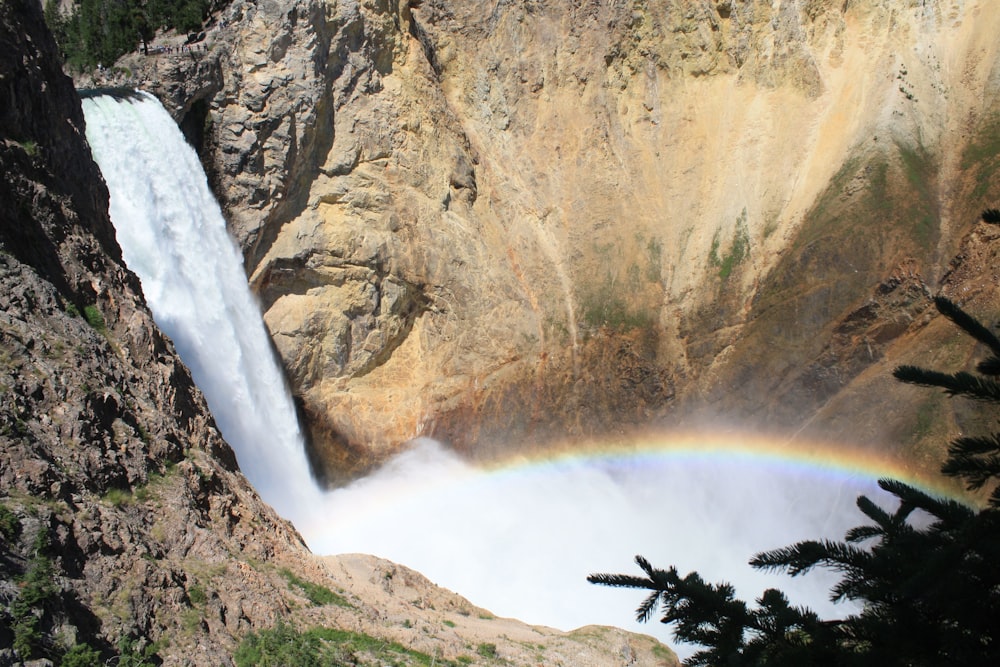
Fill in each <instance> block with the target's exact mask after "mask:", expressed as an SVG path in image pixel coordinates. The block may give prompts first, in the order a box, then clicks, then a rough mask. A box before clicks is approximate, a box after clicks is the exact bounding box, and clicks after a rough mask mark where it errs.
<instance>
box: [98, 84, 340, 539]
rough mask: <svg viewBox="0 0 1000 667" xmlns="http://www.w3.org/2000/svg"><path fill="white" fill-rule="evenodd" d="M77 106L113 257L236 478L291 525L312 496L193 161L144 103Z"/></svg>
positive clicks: (234, 255) (290, 410)
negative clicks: (129, 274)
mask: <svg viewBox="0 0 1000 667" xmlns="http://www.w3.org/2000/svg"><path fill="white" fill-rule="evenodd" d="M83 110H84V115H85V116H86V121H87V140H88V142H89V143H90V146H91V150H92V151H93V154H94V159H95V160H96V162H97V164H98V166H99V167H100V169H101V173H102V174H103V175H104V180H105V182H107V184H108V190H109V191H110V194H111V202H110V213H111V221H112V223H113V224H114V226H115V229H116V231H117V235H118V242H119V244H120V245H121V248H122V255H123V256H124V258H125V262H126V264H128V266H129V268H130V269H132V271H134V272H135V273H136V274H137V275H138V276H139V279H140V281H141V282H142V289H143V292H144V293H145V296H146V301H147V302H148V304H149V307H150V310H152V312H153V317H154V319H155V320H156V323H157V324H158V325H159V326H160V328H161V329H162V330H163V331H164V332H165V333H166V334H167V335H168V336H170V338H172V339H173V341H174V344H175V345H176V347H177V351H178V353H179V354H180V356H181V359H183V361H184V363H185V364H187V366H188V367H189V368H190V369H191V374H192V376H193V377H194V380H195V382H196V383H197V385H198V387H199V388H200V389H201V390H202V392H203V393H204V394H205V398H206V400H207V402H208V406H209V409H210V410H211V411H212V415H213V417H214V418H215V421H216V423H217V424H218V426H219V430H220V431H221V432H222V435H223V436H224V437H225V439H226V440H227V441H228V442H229V444H230V445H231V446H232V447H233V449H234V450H235V451H236V456H237V459H238V460H239V464H240V468H241V469H242V470H243V472H244V474H245V475H246V476H247V478H248V479H249V480H250V481H251V483H253V485H254V487H256V489H257V490H258V492H259V493H260V494H261V497H263V498H264V500H266V501H267V502H268V503H270V504H271V505H272V506H273V507H274V508H275V509H276V510H277V511H278V512H279V513H280V514H281V515H282V516H284V517H286V518H288V519H292V520H293V521H295V519H296V518H297V517H298V516H300V515H301V513H302V512H304V511H306V508H307V507H309V505H310V504H311V503H312V502H314V501H316V500H317V499H318V498H319V497H320V496H321V492H320V490H319V488H318V487H317V485H316V483H315V481H314V480H313V478H312V475H311V473H310V470H309V464H308V461H307V460H306V455H305V446H304V442H303V438H302V434H301V431H300V428H299V423H298V418H297V415H296V412H295V407H294V403H293V401H292V399H291V396H290V394H289V391H288V389H287V386H286V384H285V380H284V376H283V375H282V372H281V370H280V367H279V365H278V362H277V359H276V358H275V355H274V352H273V350H272V348H271V343H270V338H269V336H268V333H267V331H266V329H265V327H264V323H263V320H262V318H261V314H260V308H259V305H258V304H257V302H256V300H255V299H254V297H253V295H252V294H251V293H250V289H249V287H248V286H247V279H246V274H245V272H244V270H243V259H242V256H241V255H240V253H239V251H238V250H237V248H236V246H235V244H234V243H233V241H232V240H231V239H230V237H229V235H228V233H227V231H226V223H225V220H224V218H223V217H222V213H221V211H220V210H219V205H218V203H217V202H216V200H215V197H214V195H213V194H212V192H211V190H210V189H209V187H208V182H207V179H206V177H205V174H204V171H203V170H202V166H201V163H200V162H199V160H198V156H197V154H196V153H195V151H194V149H192V148H191V146H189V145H188V144H187V142H186V141H185V139H184V136H183V135H182V134H181V132H180V130H179V129H178V127H177V125H176V124H175V123H174V121H173V119H172V118H171V117H170V115H169V114H168V113H167V112H166V110H165V109H164V108H163V107H162V106H161V105H160V103H159V102H158V101H157V100H156V99H155V98H154V97H153V96H151V95H148V94H144V93H140V94H138V95H137V96H136V97H135V98H115V97H111V96H94V97H88V98H86V99H84V100H83Z"/></svg>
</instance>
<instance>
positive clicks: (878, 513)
mask: <svg viewBox="0 0 1000 667" xmlns="http://www.w3.org/2000/svg"><path fill="white" fill-rule="evenodd" d="M856 504H857V506H858V509H859V510H861V513H862V514H864V515H865V516H867V517H868V518H869V519H871V520H872V521H874V522H875V523H877V524H878V525H879V526H880V527H881V528H882V529H883V530H884V531H888V530H889V529H890V528H892V527H893V526H894V525H895V524H896V520H895V519H894V517H893V515H891V514H889V513H888V512H886V511H885V510H884V509H882V508H881V507H879V506H878V505H876V504H875V503H874V502H872V501H871V500H870V499H869V498H868V497H867V496H858V500H857V503H856ZM848 541H850V540H848Z"/></svg>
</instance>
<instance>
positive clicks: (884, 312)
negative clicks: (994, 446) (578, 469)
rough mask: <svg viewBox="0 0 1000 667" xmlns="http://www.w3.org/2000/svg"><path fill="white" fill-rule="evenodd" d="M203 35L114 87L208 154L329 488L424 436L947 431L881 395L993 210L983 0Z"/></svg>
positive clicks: (298, 9)
mask: <svg viewBox="0 0 1000 667" xmlns="http://www.w3.org/2000/svg"><path fill="white" fill-rule="evenodd" d="M213 21H214V23H213V24H212V26H211V28H210V29H209V31H208V36H207V39H206V42H205V43H206V44H207V47H208V48H207V49H206V50H202V51H197V52H195V53H187V54H183V55H181V56H171V57H155V58H143V57H139V56H131V57H128V58H126V59H124V60H123V61H122V63H121V65H122V67H124V68H127V71H128V72H129V73H131V75H132V76H133V78H135V79H137V80H139V81H140V82H142V85H144V86H146V87H149V88H150V89H152V90H154V91H156V92H157V94H158V95H159V96H160V97H161V98H162V99H164V100H166V101H167V103H168V104H169V105H170V106H171V107H172V110H173V112H174V113H175V115H176V117H177V119H178V121H179V122H181V124H182V125H183V126H185V127H188V128H189V129H190V132H191V136H193V137H196V138H197V137H200V140H198V141H199V143H200V145H201V148H202V154H203V156H204V160H205V163H206V165H207V166H208V168H209V170H210V172H211V173H212V174H213V181H214V183H215V186H216V190H217V192H218V193H219V195H220V198H221V199H222V201H223V203H224V205H225V207H226V211H227V215H228V217H229V219H230V222H231V227H232V232H233V234H234V236H235V237H236V238H237V239H238V240H239V241H240V243H241V244H242V246H243V248H244V252H245V256H246V260H247V269H248V272H249V274H250V280H251V283H252V285H253V287H254V289H255V290H256V291H257V293H258V294H259V296H260V298H261V301H262V304H263V306H264V309H265V311H266V321H267V324H268V326H269V327H270V330H271V332H272V334H273V337H274V341H275V344H276V346H277V349H278V350H279V352H280V354H281V357H282V359H283V361H284V364H285V367H286V369H287V371H288V375H289V378H290V380H291V382H292V385H293V387H294V391H295V393H296V395H297V397H298V398H299V399H300V401H301V404H302V406H303V409H304V413H305V414H306V416H307V421H308V426H309V429H310V431H311V435H312V441H313V445H314V450H315V451H314V453H315V454H316V459H317V461H318V462H319V463H320V467H321V468H322V469H325V471H326V472H327V474H328V477H329V478H330V479H331V481H336V480H337V479H342V478H345V477H350V476H352V475H356V474H358V473H359V472H361V471H363V470H365V469H367V468H368V467H370V466H372V465H374V464H376V463H377V462H378V461H380V460H382V459H384V458H385V457H387V456H389V455H390V454H391V453H392V452H394V451H395V450H396V448H397V447H398V446H399V444H400V443H401V442H403V441H405V440H406V439H407V438H410V437H413V436H416V435H421V434H424V435H427V434H429V435H436V436H438V437H441V438H443V439H445V440H447V441H449V442H450V443H451V444H452V445H453V446H455V447H457V448H459V449H461V450H464V451H468V452H470V453H471V454H473V455H479V456H488V455H490V454H491V453H497V452H500V451H503V450H505V449H507V448H510V447H512V446H515V444H514V443H527V445H528V446H530V445H531V443H535V444H538V443H544V442H546V441H549V440H552V439H573V438H577V437H582V436H594V437H608V436H615V435H617V434H621V433H623V432H626V431H628V430H630V429H633V428H645V427H649V426H655V427H671V426H673V427H676V426H678V425H681V426H684V427H692V426H702V425H704V424H705V422H706V421H707V422H708V423H710V424H718V423H719V422H720V421H721V420H726V421H728V422H730V423H735V424H738V425H740V426H742V427H748V426H749V427H757V428H766V429H769V430H772V431H779V432H784V433H786V434H789V433H801V434H802V435H803V436H805V435H809V436H811V437H823V438H824V439H827V440H830V439H833V438H835V437H836V438H843V439H847V440H855V441H862V442H870V443H872V444H876V445H882V446H893V447H895V446H899V447H902V448H904V449H913V448H919V447H921V446H922V445H921V444H920V443H921V442H929V441H928V440H927V433H925V432H924V431H925V429H923V428H922V427H921V424H922V423H923V421H922V420H923V419H924V417H922V416H921V414H920V413H919V412H918V411H917V410H910V411H904V410H901V409H895V408H894V407H893V406H894V405H896V404H897V403H898V402H899V398H900V396H901V394H900V393H899V391H903V392H905V390H899V391H897V390H895V389H893V388H892V387H887V386H886V385H885V384H884V383H881V382H877V381H873V380H870V379H868V374H869V373H877V374H879V375H885V373H884V371H885V368H886V366H891V365H892V363H893V361H894V360H895V359H897V358H899V355H901V354H903V353H902V350H904V349H906V350H911V351H913V354H918V355H919V354H925V353H926V351H927V350H930V349H932V348H933V347H934V346H935V345H936V344H937V343H938V342H940V341H939V338H938V337H936V335H933V334H928V335H926V336H925V335H924V334H923V333H922V331H923V329H924V327H925V325H926V324H927V323H928V319H927V318H925V317H924V313H926V308H927V304H928V301H927V295H928V294H930V293H934V292H937V291H938V290H940V289H942V288H943V283H942V282H941V280H942V279H943V278H944V277H945V276H946V275H947V276H949V279H951V280H954V279H955V276H957V275H959V273H961V272H955V271H950V269H949V267H950V266H951V263H952V261H953V260H954V261H956V262H958V263H960V264H961V263H962V262H963V261H964V259H963V258H966V257H968V256H969V255H968V254H967V253H965V251H964V250H963V248H964V247H965V246H966V245H967V244H970V243H972V244H975V243H979V242H982V241H983V239H984V237H983V236H982V235H978V236H977V235H976V234H977V232H975V226H976V222H975V221H976V220H977V218H978V213H979V211H980V210H981V209H982V208H984V207H986V206H989V205H992V203H993V202H994V201H995V198H996V196H997V194H998V192H1000V190H998V188H1000V185H998V183H997V179H996V178H995V176H996V168H997V158H996V155H997V148H998V143H997V139H996V137H997V134H998V130H1000V121H998V118H1000V115H998V110H1000V109H998V104H997V92H998V90H1000V68H998V66H997V64H998V43H997V40H996V39H995V35H996V34H997V30H998V28H1000V25H998V24H1000V13H998V12H996V11H994V8H993V6H992V3H991V2H989V1H988V0H927V1H925V2H911V1H909V0H887V1H885V2H879V3H868V2H841V1H839V0H837V1H833V0H789V1H787V2H781V3H774V2H770V1H769V0H768V1H764V0H748V1H741V2H731V1H729V0H691V1H689V2H676V1H674V0H648V1H647V2H641V3H629V2H589V1H587V2H558V3H543V2H495V1H494V0H489V1H486V0H468V1H465V0H463V1H462V2H457V1H455V0H337V1H333V0H296V1H294V2H289V3H276V2H246V1H244V0H235V1H234V2H233V3H232V4H231V5H229V6H228V7H227V8H226V9H224V10H223V11H221V12H220V14H219V15H217V16H216V17H214V19H213ZM122 71H124V70H122ZM970 233H971V234H972V236H969V234H970ZM979 268H983V269H984V270H986V271H987V272H991V271H992V268H991V267H989V266H988V265H983V266H982V267H979ZM949 271H950V272H949ZM966 273H968V274H970V275H978V276H979V278H976V280H979V281H982V280H987V279H986V278H983V277H982V274H978V273H977V272H976V271H975V270H969V271H966ZM949 284H950V285H951V287H950V288H949V289H952V292H953V293H954V294H955V295H956V296H961V294H963V293H964V292H965V291H966V287H965V286H964V285H960V284H957V283H954V282H953V283H949ZM960 300H961V299H960ZM970 305H971V304H970ZM993 305H995V304H994V303H993V299H992V297H990V298H989V299H987V300H986V301H983V302H982V306H983V307H986V308H991V307H993ZM985 312H987V313H988V312H990V311H989V310H986V311H985ZM847 405H850V406H851V408H852V409H854V410H857V411H859V412H857V413H852V415H851V417H850V423H853V424H854V425H855V426H854V427H853V428H852V427H850V426H849V425H848V421H847V420H846V419H839V418H838V416H837V413H836V410H834V409H833V408H835V407H836V408H838V409H839V408H842V407H845V406H847Z"/></svg>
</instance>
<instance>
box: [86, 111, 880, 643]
mask: <svg viewBox="0 0 1000 667" xmlns="http://www.w3.org/2000/svg"><path fill="white" fill-rule="evenodd" d="M83 106H84V112H85V114H86V120H87V138H88V140H89V142H90V144H91V148H92V150H93V152H94V157H95V159H96V160H97V163H98V165H99V166H100V168H101V171H102V173H103V174H104V179H105V181H107V184H108V189H109V190H110V193H111V219H112V222H113V223H114V225H115V228H116V230H117V233H118V241H119V243H120V245H121V246H122V253H123V255H124V257H125V261H126V263H127V264H128V266H129V267H130V268H131V269H132V270H133V271H134V272H135V273H136V274H138V275H139V278H140V280H141V281H142V287H143V291H144V293H145V295H146V299H147V301H148V303H149V306H150V309H151V310H152V311H153V316H154V318H155V319H156V321H157V323H158V324H159V326H160V327H161V328H162V329H163V330H164V331H165V332H166V333H167V334H168V335H169V336H170V337H171V338H172V339H173V340H174V343H175V345H176V346H177V350H178V352H179V353H180V355H181V358H182V359H183V360H184V362H185V363H186V364H187V365H188V366H189V367H190V369H191V373H192V375H193V376H194V379H195V382H197V384H198V386H199V387H200V388H201V390H202V391H203V392H204V394H205V397H206V399H207V400H208V405H209V407H210V409H211V410H212V414H213V415H214V416H215V419H216V422H217V423H218V425H219V428H220V430H221V431H222V434H223V435H224V436H225V438H226V440H227V441H228V442H229V443H230V444H231V445H232V446H233V448H234V449H235V451H236V454H237V457H238V459H239V463H240V467H241V468H242V469H243V471H244V473H245V474H246V475H247V477H248V478H249V479H250V481H251V482H252V483H253V484H254V486H255V487H256V488H257V490H258V491H259V492H260V494H261V496H262V497H263V498H264V499H265V500H266V501H267V502H269V503H270V504H271V505H272V506H274V507H275V509H277V510H278V512H279V513H281V514H282V515H283V516H285V517H286V518H289V519H291V520H292V521H293V522H294V523H295V524H296V527H297V528H298V529H299V530H300V531H301V532H302V534H303V536H304V537H305V539H306V541H307V543H308V544H309V545H310V547H311V548H313V549H314V550H316V551H317V552H318V553H343V552H364V553H373V554H375V555H378V556H382V557H387V558H390V559H393V560H396V561H397V562H400V563H403V564H405V565H408V566H410V567H416V568H418V569H419V570H420V571H421V572H422V573H423V574H425V575H427V576H428V577H430V578H431V579H432V580H434V581H435V582H436V583H437V584H439V585H442V586H446V587H449V588H452V589H453V590H456V591H458V592H459V593H460V594H462V595H465V596H468V597H469V598H470V599H471V600H472V601H473V602H474V603H475V604H479V605H484V606H487V607H488V608H489V609H491V610H492V611H493V612H496V613H499V614H501V615H504V616H511V617H516V618H520V619H522V620H526V621H529V622H532V623H538V624H544V625H550V626H554V627H561V628H563V629H566V630H568V629H571V628H573V627H577V626H580V625H585V624H591V623H604V624H607V625H625V627H627V628H629V629H630V630H633V631H638V632H645V633H652V634H656V635H657V636H659V637H660V638H661V639H663V640H665V641H669V631H668V629H667V628H666V627H665V626H662V625H660V624H658V623H652V624H650V625H639V624H636V623H626V621H627V620H628V618H629V616H630V610H631V608H632V605H633V604H634V603H635V602H637V601H638V596H637V594H634V592H632V594H631V595H624V596H621V595H618V596H617V597H616V594H618V593H621V592H620V591H610V592H609V591H608V590H607V589H600V588H598V587H595V586H592V585H590V584H588V583H587V582H586V576H587V574H589V573H591V572H594V571H629V565H630V563H631V558H632V555H633V554H635V553H641V554H643V555H645V556H647V557H648V558H650V560H651V561H653V562H654V563H655V564H657V565H659V566H664V567H665V566H667V565H671V564H676V565H678V566H679V567H680V568H682V572H686V571H687V569H697V570H699V571H701V572H702V573H703V574H704V575H705V576H706V577H707V578H708V579H709V580H710V581H711V580H714V581H718V580H729V581H733V582H734V583H735V584H736V587H737V591H738V593H739V594H740V595H743V596H744V597H746V598H747V599H749V600H752V599H753V597H754V596H756V595H759V594H760V593H761V592H762V591H763V589H764V588H765V587H767V586H770V585H777V586H779V587H780V588H782V589H784V590H786V591H787V592H789V593H790V596H791V598H792V601H793V603H795V604H808V605H810V606H812V608H813V609H815V610H817V611H818V612H819V613H820V614H822V615H824V616H826V617H828V618H830V617H836V616H837V615H838V611H839V612H841V613H842V612H843V611H845V610H844V608H843V607H835V606H833V605H832V604H831V603H829V602H828V601H827V600H826V596H827V592H828V591H829V587H830V585H831V584H832V583H833V581H835V577H833V575H831V574H829V573H826V574H825V575H824V576H813V577H810V578H809V580H807V581H802V580H801V579H798V580H796V581H795V582H790V581H788V580H787V579H781V578H778V581H773V578H774V577H776V575H773V574H770V573H761V572H756V571H751V570H750V569H749V567H748V566H746V559H747V558H749V557H750V556H751V555H752V554H753V553H755V552H757V551H760V550H765V549H771V548H775V547H780V546H784V545H786V544H789V543H791V542H793V541H795V540H798V539H807V538H817V537H830V538H833V539H839V538H840V537H841V536H842V535H843V532H844V531H845V530H846V529H847V528H848V527H850V526H852V525H855V523H856V521H857V519H858V516H857V512H856V511H854V503H853V499H854V497H855V496H856V495H858V494H859V493H866V494H869V496H870V497H872V498H875V499H876V500H878V499H879V496H878V493H879V490H878V488H877V487H875V485H874V481H873V476H872V475H871V474H855V473H854V472H850V473H847V472H840V473H837V474H836V475H832V474H828V473H829V470H828V469H827V468H826V467H824V466H821V465H813V466H809V465H803V466H798V467H789V466H785V465H784V463H785V461H784V459H782V458H781V457H778V458H777V462H775V461H771V462H767V461H765V460H764V459H763V457H761V456H760V452H766V451H769V446H765V444H762V443H752V445H751V446H746V447H744V448H743V449H742V450H740V449H737V450H733V448H732V447H728V446H714V447H713V446H709V444H710V443H708V442H707V441H706V440H705V439H704V437H703V436H699V437H698V438H697V440H696V442H692V443H690V446H684V447H680V448H671V447H667V448H665V449H663V450H662V452H660V450H657V449H654V450H652V451H650V452H647V454H648V455H645V454H642V452H641V451H640V450H636V452H637V454H636V455H635V456H632V457H624V458H623V459H622V460H617V459H611V460H606V459H604V458H602V457H595V458H593V459H587V458H581V459H579V460H568V461H558V460H553V461H540V462H538V464H536V465H526V466H523V467H512V468H509V469H507V470H503V469H495V470H494V471H492V472H489V471H486V472H484V471H482V470H478V469H475V468H473V467H471V466H469V465H468V464H466V463H465V462H463V461H461V460H459V459H458V458H457V457H456V456H455V455H454V454H453V453H451V452H448V451H447V450H445V449H443V448H441V447H438V446H436V445H435V444H434V443H432V442H423V443H420V444H418V445H417V446H416V447H415V448H413V449H411V450H410V451H408V452H406V453H404V454H403V455H401V456H400V457H399V458H397V459H395V460H394V461H392V462H390V463H389V464H388V465H386V466H385V467H384V468H382V469H381V470H379V471H378V472H377V473H375V474H373V475H371V476H369V477H367V478H364V479H360V480H357V481H356V482H354V483H353V484H351V485H349V486H348V487H346V488H343V489H339V490H337V491H334V492H329V493H326V492H322V491H321V490H320V489H318V488H317V486H316V484H315V482H314V481H313V479H312V476H311V474H310V471H309V466H308V462H307V460H306V457H305V448H304V443H303V441H302V438H301V436H300V432H299V426H298V422H297V419H296V414H295V410H294V406H293V403H292V400H291V398H290V396H289V393H288V391H287V388H286V386H285V383H284V380H283V377H282V374H281V372H280V369H279V367H278V364H277V363H276V360H275V358H274V355H273V352H272V349H271V345H270V341H269V338H268V334H267V331H266V329H265V327H264V325H263V322H262V319H261V316H260V310H259V307H258V304H257V303H256V302H255V300H254V299H253V297H252V295H251V294H250V291H249V289H248V287H247V281H246V275H245V273H244V271H243V266H242V259H241V255H240V253H239V252H238V251H237V249H236V247H235V246H234V244H233V242H232V241H231V239H230V238H229V236H228V235H227V233H226V226H225V222H224V220H223V218H222V215H221V213H220V211H219V207H218V205H217V203H216V201H215V199H214V198H213V196H212V193H211V191H210V190H209V188H208V184H207V181H206V178H205V175H204V173H203V172H202V169H201V164H200V163H199V161H198V158H197V156H196V154H195V152H194V151H193V150H192V149H191V148H190V147H189V146H188V145H187V143H186V142H185V141H184V138H183V136H182V135H181V133H180V131H179V130H178V129H177V126H176V125H175V124H174V122H173V120H172V119H171V118H170V116H169V115H168V114H167V113H166V111H165V110H164V109H163V108H162V107H161V106H160V104H159V103H158V102H157V101H156V100H155V99H154V98H152V97H151V96H148V95H140V96H138V98H136V99H127V100H119V99H115V98H112V97H105V96H98V97H93V98H88V99H86V100H84V105H83ZM806 449H809V448H806ZM810 451H811V450H810ZM713 452H716V454H714V455H713ZM719 452H721V453H719ZM820 574H824V573H820ZM688 648H689V647H688ZM681 650H682V651H683V650H685V649H684V647H681Z"/></svg>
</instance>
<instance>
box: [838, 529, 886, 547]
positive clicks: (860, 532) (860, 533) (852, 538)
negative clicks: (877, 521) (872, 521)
mask: <svg viewBox="0 0 1000 667" xmlns="http://www.w3.org/2000/svg"><path fill="white" fill-rule="evenodd" d="M874 537H885V531H884V530H883V529H882V528H880V527H879V526H857V527H855V528H851V529H850V530H848V531H847V533H846V534H845V535H844V541H845V542H850V543H851V544H857V543H858V542H864V541H865V540H870V539H872V538H874Z"/></svg>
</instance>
